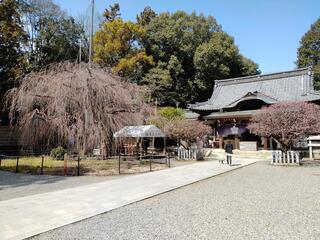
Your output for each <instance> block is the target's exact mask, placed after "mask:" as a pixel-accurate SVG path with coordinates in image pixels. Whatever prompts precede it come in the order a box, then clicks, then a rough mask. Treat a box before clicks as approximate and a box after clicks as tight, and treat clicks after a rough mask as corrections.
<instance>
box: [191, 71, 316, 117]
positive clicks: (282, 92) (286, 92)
mask: <svg viewBox="0 0 320 240" xmlns="http://www.w3.org/2000/svg"><path fill="white" fill-rule="evenodd" d="M251 93H253V95H254V94H255V95H256V98H258V99H261V100H263V101H265V100H269V101H272V100H273V102H270V104H271V103H276V102H299V101H314V100H319V99H320V92H316V91H315V90H314V88H313V79H312V74H311V69H310V68H300V69H297V70H293V71H287V72H280V73H273V74H266V75H254V76H248V77H241V78H230V79H225V80H217V81H216V82H215V87H214V89H213V94H212V96H211V98H210V99H209V100H208V101H206V102H202V103H196V104H191V105H190V106H189V108H190V109H191V110H198V111H199V110H200V111H201V110H204V111H208V110H209V111H210V110H212V111H214V110H219V109H224V108H230V107H232V106H233V103H235V102H237V101H239V100H241V99H242V98H246V97H248V94H249V95H250V94H251Z"/></svg>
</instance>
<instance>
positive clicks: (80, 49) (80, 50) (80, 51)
mask: <svg viewBox="0 0 320 240" xmlns="http://www.w3.org/2000/svg"><path fill="white" fill-rule="evenodd" d="M81 53H82V39H81V38H80V48H79V64H81Z"/></svg>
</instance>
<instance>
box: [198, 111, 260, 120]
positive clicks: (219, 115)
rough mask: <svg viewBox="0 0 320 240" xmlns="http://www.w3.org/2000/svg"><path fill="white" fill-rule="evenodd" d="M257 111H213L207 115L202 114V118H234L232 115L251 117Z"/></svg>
mask: <svg viewBox="0 0 320 240" xmlns="http://www.w3.org/2000/svg"><path fill="white" fill-rule="evenodd" d="M257 112H258V110H245V111H237V112H213V113H211V114H209V115H208V116H204V117H203V119H207V120H210V119H220V118H234V117H252V116H253V115H255V114H256V113H257Z"/></svg>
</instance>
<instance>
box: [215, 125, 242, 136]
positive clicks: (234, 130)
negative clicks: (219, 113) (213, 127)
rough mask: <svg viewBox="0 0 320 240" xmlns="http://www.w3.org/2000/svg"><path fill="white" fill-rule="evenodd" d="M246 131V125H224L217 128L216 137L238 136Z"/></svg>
mask: <svg viewBox="0 0 320 240" xmlns="http://www.w3.org/2000/svg"><path fill="white" fill-rule="evenodd" d="M246 131H248V129H247V125H246V124H225V125H221V126H218V127H217V135H218V136H222V137H227V136H229V135H238V136H241V134H243V133H245V132H246Z"/></svg>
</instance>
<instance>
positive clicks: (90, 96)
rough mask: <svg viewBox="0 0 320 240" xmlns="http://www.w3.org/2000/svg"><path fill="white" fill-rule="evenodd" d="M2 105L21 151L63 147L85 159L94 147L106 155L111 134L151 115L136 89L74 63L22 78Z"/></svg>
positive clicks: (112, 76)
mask: <svg viewBox="0 0 320 240" xmlns="http://www.w3.org/2000/svg"><path fill="white" fill-rule="evenodd" d="M6 106H7V108H8V110H9V118H10V122H11V125H12V126H15V127H16V128H18V130H19V132H20V142H21V144H22V145H23V146H24V147H32V148H39V147H45V148H48V147H53V146H57V145H63V146H65V147H69V148H73V149H75V150H78V151H80V153H84V154H86V153H89V152H90V151H91V150H92V149H93V148H96V147H97V146H100V147H101V149H103V154H105V153H106V150H107V149H108V148H109V147H110V144H111V143H112V138H113V133H114V132H115V131H117V130H119V129H120V128H121V127H123V126H125V125H130V124H142V123H143V121H144V119H145V118H146V117H147V116H148V115H149V113H150V109H149V106H148V105H147V104H146V103H145V102H144V101H143V91H142V90H141V88H139V87H138V86H136V85H133V84H130V83H129V82H126V81H124V80H123V79H120V78H119V77H116V76H114V75H112V74H111V73H110V71H109V70H107V69H101V68H99V67H97V66H92V67H91V68H89V67H88V65H86V64H82V65H77V64H73V63H60V64H55V65H52V66H50V67H48V68H47V69H46V70H42V71H40V72H38V73H31V74H29V75H27V76H26V77H25V78H24V79H23V80H22V81H21V84H20V86H19V87H17V88H14V89H12V90H10V91H9V92H8V93H7V94H6Z"/></svg>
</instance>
